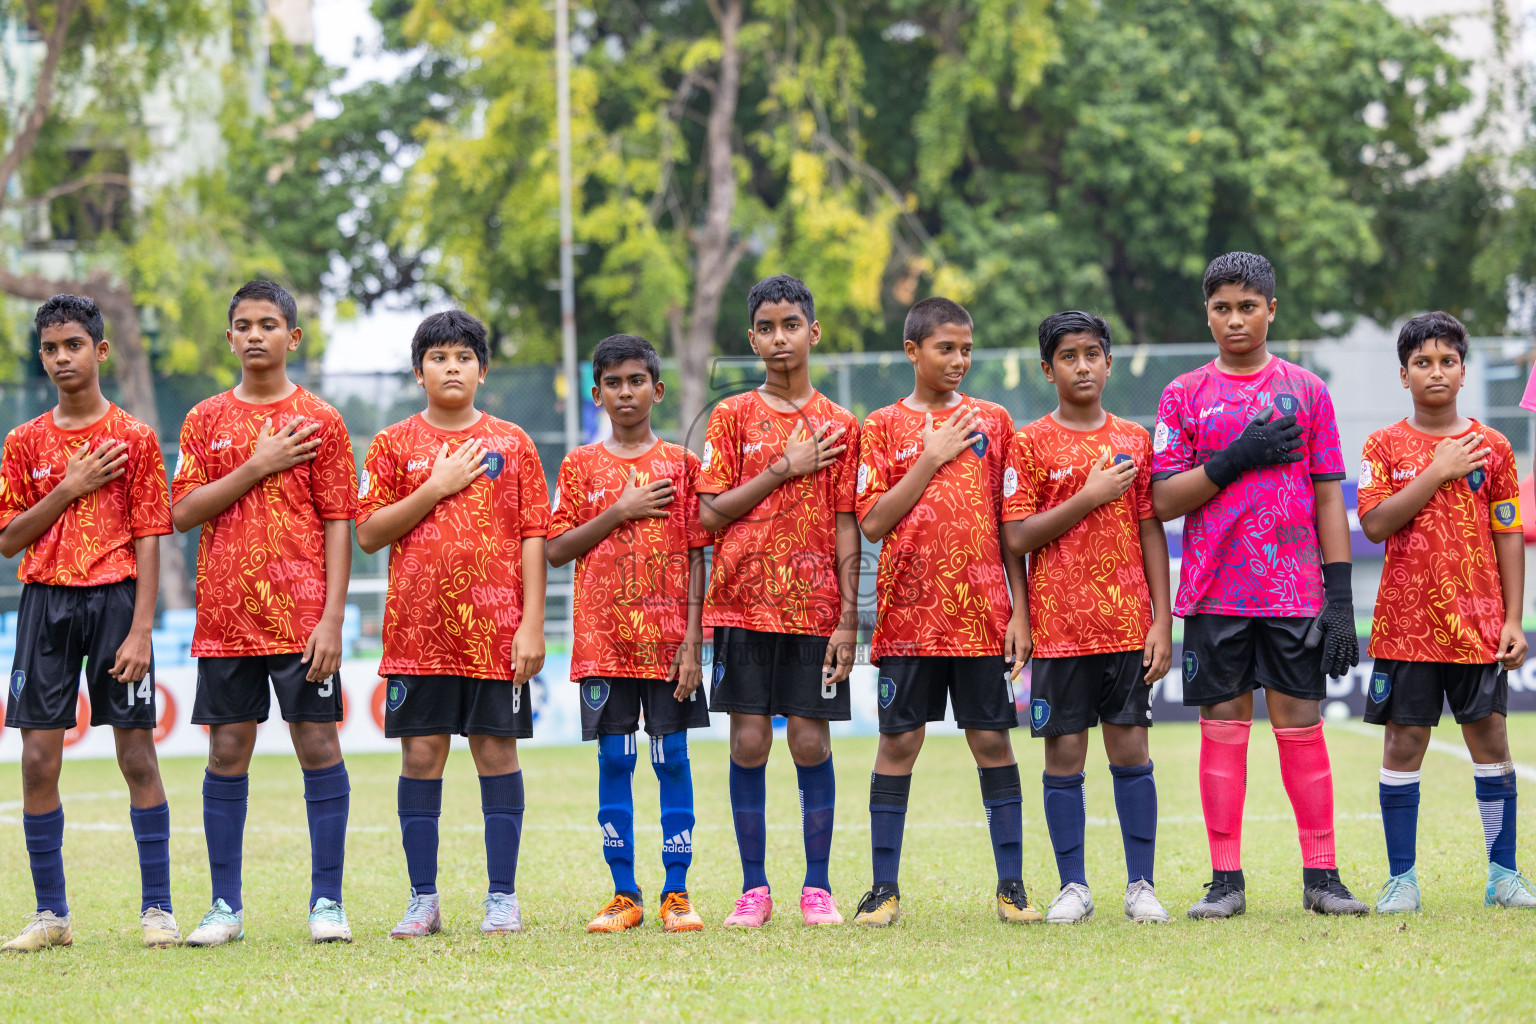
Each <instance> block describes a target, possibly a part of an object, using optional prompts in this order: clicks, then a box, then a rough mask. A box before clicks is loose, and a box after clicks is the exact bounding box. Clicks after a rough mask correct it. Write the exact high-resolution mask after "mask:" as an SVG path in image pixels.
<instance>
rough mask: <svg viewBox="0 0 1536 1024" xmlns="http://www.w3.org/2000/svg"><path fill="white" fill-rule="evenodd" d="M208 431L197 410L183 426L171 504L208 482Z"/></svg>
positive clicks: (172, 485) (188, 414) (189, 414)
mask: <svg viewBox="0 0 1536 1024" xmlns="http://www.w3.org/2000/svg"><path fill="white" fill-rule="evenodd" d="M207 437H208V431H207V430H206V429H205V428H204V426H203V417H202V413H200V412H199V411H198V410H197V409H196V408H194V409H193V410H192V411H191V412H189V413H187V418H186V420H185V421H183V422H182V424H181V440H180V441H179V442H178V449H179V450H178V451H177V453H176V475H175V478H174V479H173V480H172V481H171V502H172V503H173V504H174V503H175V502H178V501H180V500H181V499H182V498H185V497H186V496H187V495H189V494H191V493H192V492H193V491H195V490H197V489H198V488H199V487H201V486H203V484H206V483H207V482H208V449H207V447H206V446H205V444H204V442H205V441H206V439H207Z"/></svg>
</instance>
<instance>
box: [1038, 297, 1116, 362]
mask: <svg viewBox="0 0 1536 1024" xmlns="http://www.w3.org/2000/svg"><path fill="white" fill-rule="evenodd" d="M1069 334H1092V335H1095V336H1097V337H1098V339H1099V343H1100V344H1101V345H1103V346H1104V354H1105V355H1108V354H1109V322H1108V321H1106V320H1105V319H1104V318H1103V317H1101V316H1094V315H1093V314H1092V313H1084V312H1083V311H1082V310H1080V309H1069V310H1067V311H1066V312H1064V313H1052V314H1051V315H1050V316H1048V317H1046V318H1045V319H1044V320H1041V321H1040V358H1041V359H1042V360H1044V361H1045V362H1047V363H1048V362H1050V361H1051V360H1052V359H1055V358H1056V349H1057V348H1058V347H1059V346H1060V345H1061V339H1062V338H1064V337H1066V336H1067V335H1069Z"/></svg>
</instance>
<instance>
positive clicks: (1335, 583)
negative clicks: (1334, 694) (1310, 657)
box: [1307, 562, 1360, 679]
mask: <svg viewBox="0 0 1536 1024" xmlns="http://www.w3.org/2000/svg"><path fill="white" fill-rule="evenodd" d="M1349 571H1350V564H1349V563H1348V562H1328V563H1327V564H1325V565H1324V566H1323V598H1324V600H1326V601H1327V603H1326V604H1325V605H1323V611H1322V614H1321V615H1319V616H1318V617H1317V623H1316V624H1314V625H1313V627H1312V631H1311V632H1312V633H1316V632H1317V630H1318V627H1319V626H1321V627H1322V633H1323V671H1324V672H1327V673H1328V674H1329V675H1330V676H1333V677H1334V678H1335V679H1337V678H1339V677H1340V676H1342V675H1343V674H1344V673H1346V672H1348V671H1349V670H1350V668H1351V667H1353V666H1355V665H1358V664H1360V636H1359V634H1358V633H1356V632H1355V597H1354V593H1353V591H1352V590H1351V588H1350V583H1349ZM1307 641H1308V643H1307V646H1308V647H1315V646H1317V641H1316V640H1313V638H1312V636H1311V634H1309V635H1308V636H1307Z"/></svg>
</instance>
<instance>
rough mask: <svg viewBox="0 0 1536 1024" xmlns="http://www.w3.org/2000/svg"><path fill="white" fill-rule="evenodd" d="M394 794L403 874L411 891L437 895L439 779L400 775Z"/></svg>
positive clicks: (440, 791) (439, 810)
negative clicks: (403, 857) (403, 866)
mask: <svg viewBox="0 0 1536 1024" xmlns="http://www.w3.org/2000/svg"><path fill="white" fill-rule="evenodd" d="M395 792H396V796H395V803H396V807H397V808H398V809H399V813H400V845H401V846H403V847H405V873H406V876H407V877H408V878H410V880H411V891H412V892H414V893H416V894H417V895H421V896H428V895H431V894H432V893H435V892H437V820H438V819H439V818H441V817H442V816H443V780H442V779H408V778H406V777H405V776H404V775H402V776H400V785H399V788H398V789H397V790H396V791H395Z"/></svg>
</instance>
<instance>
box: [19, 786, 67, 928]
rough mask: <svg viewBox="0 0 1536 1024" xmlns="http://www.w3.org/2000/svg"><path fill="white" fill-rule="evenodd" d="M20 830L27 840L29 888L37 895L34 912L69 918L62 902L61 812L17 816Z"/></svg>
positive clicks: (62, 849) (65, 904)
mask: <svg viewBox="0 0 1536 1024" xmlns="http://www.w3.org/2000/svg"><path fill="white" fill-rule="evenodd" d="M21 828H22V831H23V832H24V833H25V834H26V838H27V859H28V860H30V861H31V862H32V888H33V889H34V890H35V891H36V893H37V909H38V910H51V911H53V912H54V913H55V914H57V915H59V916H60V917H65V916H67V915H68V914H69V901H68V900H66V899H65V898H64V808H62V807H60V808H59V809H58V810H56V811H49V812H48V813H47V814H25V813H23V814H22V816H21Z"/></svg>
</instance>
